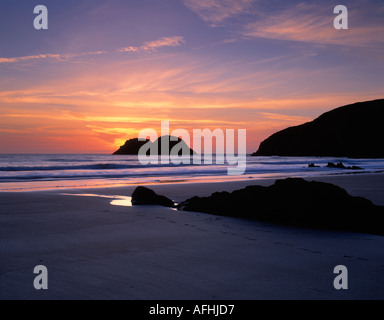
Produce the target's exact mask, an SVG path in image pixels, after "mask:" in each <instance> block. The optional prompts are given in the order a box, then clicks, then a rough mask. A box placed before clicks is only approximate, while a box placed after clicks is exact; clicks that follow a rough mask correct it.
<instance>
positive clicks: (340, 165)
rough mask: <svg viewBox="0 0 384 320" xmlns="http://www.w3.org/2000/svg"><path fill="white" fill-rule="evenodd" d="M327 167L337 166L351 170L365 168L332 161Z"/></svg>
mask: <svg viewBox="0 0 384 320" xmlns="http://www.w3.org/2000/svg"><path fill="white" fill-rule="evenodd" d="M326 167H327V168H337V169H349V170H363V168H360V167H358V166H348V167H346V166H345V165H343V163H342V162H339V163H337V164H334V163H332V162H328V164H327V165H326Z"/></svg>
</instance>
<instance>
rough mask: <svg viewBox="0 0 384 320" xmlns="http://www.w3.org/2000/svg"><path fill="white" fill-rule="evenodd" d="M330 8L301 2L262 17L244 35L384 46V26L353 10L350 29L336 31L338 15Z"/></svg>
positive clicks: (351, 11) (249, 25) (247, 27)
mask: <svg viewBox="0 0 384 320" xmlns="http://www.w3.org/2000/svg"><path fill="white" fill-rule="evenodd" d="M331 9H332V8H331V7H328V6H321V5H318V4H306V3H299V4H297V5H295V6H290V7H289V8H288V9H286V10H284V11H282V12H279V13H274V14H273V15H260V18H259V19H258V20H257V21H254V22H251V23H248V24H246V25H245V26H244V30H243V32H242V35H243V36H247V37H261V38H269V39H276V40H292V41H299V42H309V43H317V44H339V45H350V46H361V45H369V44H378V43H379V44H380V43H381V44H382V43H384V38H383V37H382V35H383V34H384V25H383V24H382V23H376V24H375V23H374V22H372V21H369V20H368V19H367V17H366V14H365V13H364V12H361V10H350V11H349V21H350V27H349V29H348V30H336V29H335V28H334V27H333V19H334V18H335V17H336V15H334V14H333V11H332V10H331ZM351 21H352V22H351ZM367 21H369V23H367Z"/></svg>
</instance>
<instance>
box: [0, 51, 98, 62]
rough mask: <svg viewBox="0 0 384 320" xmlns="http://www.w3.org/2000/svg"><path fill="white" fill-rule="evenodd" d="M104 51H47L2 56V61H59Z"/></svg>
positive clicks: (0, 60)
mask: <svg viewBox="0 0 384 320" xmlns="http://www.w3.org/2000/svg"><path fill="white" fill-rule="evenodd" d="M103 53H105V51H90V52H81V53H67V54H57V53H45V54H36V55H31V56H24V57H12V58H1V57H0V63H13V62H23V61H33V60H42V59H54V60H58V61H66V60H69V59H71V58H76V57H81V56H89V55H99V54H103Z"/></svg>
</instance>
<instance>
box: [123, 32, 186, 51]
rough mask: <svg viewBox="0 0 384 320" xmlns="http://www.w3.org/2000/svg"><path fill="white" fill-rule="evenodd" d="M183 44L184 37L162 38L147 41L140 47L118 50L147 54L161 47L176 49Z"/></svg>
mask: <svg viewBox="0 0 384 320" xmlns="http://www.w3.org/2000/svg"><path fill="white" fill-rule="evenodd" d="M184 43H185V40H184V37H182V36H173V37H162V38H160V39H158V40H154V41H147V42H144V44H143V45H142V46H140V47H134V46H129V47H125V48H120V49H118V51H120V52H142V51H144V52H148V51H152V52H153V51H157V49H159V48H161V47H178V46H181V45H182V44H184Z"/></svg>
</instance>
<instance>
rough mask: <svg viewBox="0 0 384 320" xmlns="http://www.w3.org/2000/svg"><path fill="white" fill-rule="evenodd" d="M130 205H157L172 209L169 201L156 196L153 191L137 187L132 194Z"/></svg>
mask: <svg viewBox="0 0 384 320" xmlns="http://www.w3.org/2000/svg"><path fill="white" fill-rule="evenodd" d="M131 201H132V205H159V206H164V207H173V206H174V203H173V201H172V200H171V199H169V198H167V197H165V196H162V195H158V194H157V193H156V192H155V191H153V190H151V189H149V188H146V187H141V186H140V187H137V188H136V189H135V191H133V193H132V200H131Z"/></svg>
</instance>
